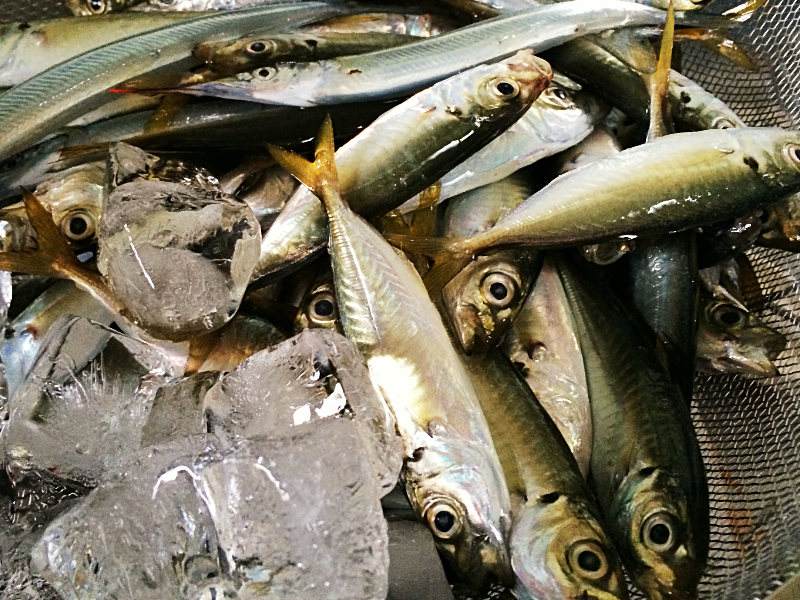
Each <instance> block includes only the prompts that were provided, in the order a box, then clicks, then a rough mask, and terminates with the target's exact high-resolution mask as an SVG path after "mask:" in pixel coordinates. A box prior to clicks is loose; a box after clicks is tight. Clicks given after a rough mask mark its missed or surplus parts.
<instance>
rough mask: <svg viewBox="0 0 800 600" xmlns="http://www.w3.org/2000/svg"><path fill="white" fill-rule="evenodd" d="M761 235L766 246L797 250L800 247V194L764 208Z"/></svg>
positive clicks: (761, 240) (760, 239)
mask: <svg viewBox="0 0 800 600" xmlns="http://www.w3.org/2000/svg"><path fill="white" fill-rule="evenodd" d="M761 220H762V225H761V236H760V238H759V242H760V243H761V244H762V245H765V246H771V247H775V248H782V249H785V250H789V251H792V252H797V250H798V248H800V194H794V195H792V196H790V197H789V198H786V199H785V200H783V201H781V202H777V203H775V204H773V205H771V206H768V207H766V208H764V210H763V211H762V213H761Z"/></svg>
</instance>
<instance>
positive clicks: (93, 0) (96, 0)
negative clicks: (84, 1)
mask: <svg viewBox="0 0 800 600" xmlns="http://www.w3.org/2000/svg"><path fill="white" fill-rule="evenodd" d="M89 7H90V8H91V9H92V10H102V9H103V0H89Z"/></svg>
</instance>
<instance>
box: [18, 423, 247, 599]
mask: <svg viewBox="0 0 800 600" xmlns="http://www.w3.org/2000/svg"><path fill="white" fill-rule="evenodd" d="M217 450H218V448H217V444H216V441H215V440H214V438H213V436H208V435H199V436H193V437H190V438H183V439H180V440H173V441H170V442H167V443H164V444H162V445H158V446H153V447H150V448H148V449H147V450H143V451H141V452H140V453H139V454H137V455H136V457H135V458H134V460H133V461H132V462H130V463H128V464H126V465H125V466H124V467H122V468H120V469H119V470H118V471H116V472H115V473H113V474H110V476H109V477H108V478H107V480H106V481H104V482H103V483H102V484H100V486H99V487H97V488H96V489H95V490H93V491H92V492H91V493H90V494H89V496H88V497H87V498H86V499H85V500H84V501H83V502H82V503H81V504H79V505H78V506H76V507H75V508H73V509H71V510H69V511H68V512H66V513H64V514H62V515H61V516H59V517H58V518H57V519H56V520H55V521H53V522H52V523H51V524H50V526H49V527H48V528H47V529H46V531H45V532H44V535H43V536H42V538H41V539H40V540H39V541H38V543H37V544H36V545H35V546H34V548H33V550H32V552H31V570H32V572H33V573H34V574H36V575H38V576H41V577H42V578H43V579H45V580H46V581H48V582H49V583H50V584H51V585H52V586H53V587H54V588H55V589H57V590H58V591H59V593H60V594H61V595H62V596H63V597H64V598H71V599H75V600H90V599H91V600H94V599H97V598H117V599H119V600H123V599H126V600H128V599H129V600H134V599H135V600H166V599H173V598H195V597H197V595H198V594H199V593H200V590H201V589H208V588H209V586H211V587H214V586H216V588H217V589H218V592H217V593H218V596H217V597H218V598H223V597H224V595H223V594H222V593H220V592H222V591H224V590H226V589H229V588H231V587H232V583H231V582H230V581H229V580H228V578H227V577H226V576H225V574H224V573H223V569H222V566H221V565H220V563H219V553H218V542H217V535H216V530H215V527H214V523H213V520H212V519H211V515H210V513H209V509H208V506H207V504H206V501H205V500H204V497H203V495H202V494H201V493H199V491H198V484H199V479H198V475H197V474H196V473H197V472H198V471H199V470H200V469H202V467H203V465H205V464H207V462H208V461H210V460H214V459H215V458H216V457H217V456H218V454H217Z"/></svg>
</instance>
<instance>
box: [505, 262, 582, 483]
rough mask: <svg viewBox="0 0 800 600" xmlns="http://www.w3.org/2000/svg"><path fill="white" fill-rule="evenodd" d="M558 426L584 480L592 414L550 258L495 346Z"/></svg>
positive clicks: (568, 316) (578, 352) (574, 339)
mask: <svg viewBox="0 0 800 600" xmlns="http://www.w3.org/2000/svg"><path fill="white" fill-rule="evenodd" d="M500 348H501V349H502V351H503V352H504V353H505V354H506V355H507V356H508V357H509V359H510V360H511V362H512V363H513V365H514V367H515V368H516V369H517V370H518V371H519V372H520V374H521V375H522V376H523V377H524V378H525V382H526V383H527V384H528V386H529V387H530V388H531V390H532V392H533V394H534V395H535V396H536V398H537V400H538V401H539V403H540V404H541V405H542V407H543V408H544V409H545V410H546V411H547V414H548V415H550V418H551V419H552V420H553V422H554V423H555V424H556V426H557V427H558V430H559V431H560V432H561V435H562V437H563V438H564V441H565V442H566V443H567V445H568V446H569V449H570V451H571V452H572V454H573V456H574V457H575V461H576V462H577V464H578V468H579V469H580V472H581V473H582V474H583V476H584V477H587V478H588V476H589V466H590V464H591V458H592V412H591V407H590V405H589V392H588V387H587V383H586V372H585V369H584V366H583V355H582V354H581V348H580V343H579V341H578V334H577V332H576V329H575V322H574V319H573V317H572V312H571V310H570V307H569V303H568V302H567V297H566V295H565V293H564V288H563V286H562V285H561V280H560V279H559V277H558V271H557V270H556V268H555V265H554V264H553V261H552V259H550V258H547V257H545V259H544V264H543V265H542V269H541V271H540V272H539V277H538V278H537V280H536V284H535V285H534V288H533V291H532V292H531V294H530V295H529V296H528V299H527V300H526V301H525V304H523V306H522V310H521V311H520V312H519V315H517V318H516V320H515V321H514V324H513V325H512V326H511V328H510V329H509V331H508V333H506V335H505V337H504V338H503V341H502V343H501V345H500Z"/></svg>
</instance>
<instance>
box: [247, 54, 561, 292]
mask: <svg viewBox="0 0 800 600" xmlns="http://www.w3.org/2000/svg"><path fill="white" fill-rule="evenodd" d="M551 76H552V72H551V71H550V68H549V66H548V65H547V63H545V62H543V61H541V60H539V59H538V58H537V57H536V56H534V55H533V53H532V52H530V51H527V50H526V51H521V52H519V53H518V54H517V55H515V56H513V57H511V58H509V59H506V60H504V61H502V62H500V63H497V64H493V65H482V66H479V67H476V68H475V69H472V70H470V71H467V72H465V73H461V74H460V75H457V76H455V77H453V78H450V79H446V80H445V81H442V82H439V83H438V84H436V85H434V86H433V87H431V88H429V89H427V90H425V91H423V92H420V93H419V94H416V95H415V96H412V97H411V98H409V99H408V100H406V101H405V102H403V103H402V104H400V105H398V106H396V107H395V108H393V109H391V110H389V111H388V112H386V113H384V114H383V115H382V116H381V117H380V118H378V119H377V120H376V121H374V122H373V123H372V124H371V125H370V126H369V127H367V128H366V129H365V130H364V131H362V132H361V133H360V134H359V135H357V136H356V137H355V138H353V139H352V140H351V141H350V142H348V143H347V144H345V145H344V146H343V147H341V148H340V149H339V151H338V158H337V160H338V161H339V162H338V165H339V173H340V183H341V189H342V195H343V196H344V197H345V198H346V199H347V201H348V203H349V205H350V206H351V207H352V209H353V210H355V211H356V212H358V213H359V214H362V215H364V216H365V217H367V218H374V217H378V216H381V215H383V214H386V213H388V212H390V211H391V210H393V209H395V208H397V207H398V206H399V205H400V204H402V203H403V202H404V201H405V200H407V199H408V198H410V197H411V196H413V195H414V194H416V193H418V192H420V191H422V190H423V189H425V188H427V187H428V186H430V185H431V184H433V183H434V182H435V181H436V180H438V179H439V178H440V177H441V176H442V175H444V174H445V173H447V171H449V170H450V169H452V168H453V167H454V166H455V165H456V164H458V163H459V162H460V161H461V160H463V159H464V158H465V157H466V156H468V155H469V154H471V153H472V152H475V151H476V150H478V149H479V148H480V147H482V146H483V145H485V144H487V143H488V142H489V141H491V140H492V139H494V138H495V137H496V136H498V135H500V133H501V132H502V131H503V130H504V129H506V128H507V127H509V126H510V125H511V124H512V123H513V122H514V121H516V120H517V119H519V118H520V117H521V116H522V114H523V113H524V111H525V109H527V108H528V107H529V106H530V105H531V103H532V102H533V101H534V100H535V99H536V97H538V96H539V94H541V93H542V92H543V91H544V89H545V88H546V87H547V85H548V84H549V82H550V78H551ZM387 140H391V146H389V147H388V148H391V150H392V151H387ZM327 239H328V230H327V224H326V220H325V213H324V211H323V209H322V206H321V205H320V203H319V201H318V200H317V199H316V198H315V197H314V195H313V194H311V192H310V191H309V190H307V189H306V188H302V187H301V188H300V189H299V190H298V191H297V192H296V193H295V194H294V196H293V197H292V198H291V199H290V200H289V202H288V203H287V204H286V207H285V208H284V209H283V211H282V212H281V214H280V215H279V216H278V219H277V220H276V221H275V223H274V224H273V225H272V227H270V229H269V231H268V232H267V233H266V234H265V236H264V239H263V241H262V244H261V257H260V259H259V263H258V265H257V267H256V269H255V271H254V274H253V279H254V280H257V279H259V278H264V277H266V276H268V275H274V274H276V273H280V272H281V271H283V270H285V269H286V268H287V267H289V266H292V265H297V263H298V261H300V260H304V259H306V258H308V257H309V256H313V255H314V254H315V253H316V252H318V251H319V250H320V249H322V248H323V247H324V245H325V243H326V241H327Z"/></svg>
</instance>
